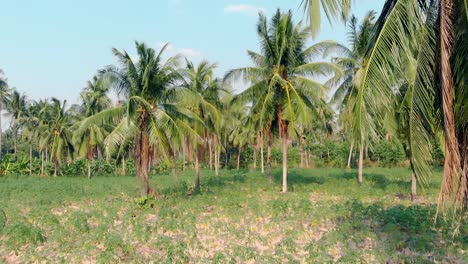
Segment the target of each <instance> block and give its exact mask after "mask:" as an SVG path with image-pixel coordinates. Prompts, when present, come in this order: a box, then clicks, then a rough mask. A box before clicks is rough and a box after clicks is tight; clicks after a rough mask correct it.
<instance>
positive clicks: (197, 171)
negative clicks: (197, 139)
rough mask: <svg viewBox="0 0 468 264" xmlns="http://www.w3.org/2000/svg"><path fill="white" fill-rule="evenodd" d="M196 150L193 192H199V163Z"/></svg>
mask: <svg viewBox="0 0 468 264" xmlns="http://www.w3.org/2000/svg"><path fill="white" fill-rule="evenodd" d="M198 154H199V153H198V150H197V151H196V153H195V191H197V192H199V191H200V161H199V157H198V156H199V155H198Z"/></svg>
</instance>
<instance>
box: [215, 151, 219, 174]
mask: <svg viewBox="0 0 468 264" xmlns="http://www.w3.org/2000/svg"><path fill="white" fill-rule="evenodd" d="M218 147H219V146H217V147H215V150H214V154H215V157H214V159H215V161H214V162H215V164H214V166H215V175H216V176H219V151H218Z"/></svg>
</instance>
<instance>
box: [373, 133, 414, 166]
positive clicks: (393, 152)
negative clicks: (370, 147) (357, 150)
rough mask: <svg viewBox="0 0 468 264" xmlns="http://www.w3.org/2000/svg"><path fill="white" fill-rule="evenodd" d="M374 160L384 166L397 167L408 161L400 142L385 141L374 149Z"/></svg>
mask: <svg viewBox="0 0 468 264" xmlns="http://www.w3.org/2000/svg"><path fill="white" fill-rule="evenodd" d="M373 154H374V155H373V158H374V159H376V160H378V161H379V163H380V164H381V165H383V166H386V167H389V166H395V165H397V164H400V163H403V162H404V161H405V160H406V155H405V151H404V149H403V145H402V144H401V143H400V141H398V140H390V141H387V140H383V141H381V142H380V143H379V144H377V146H376V147H375V149H374V153H373Z"/></svg>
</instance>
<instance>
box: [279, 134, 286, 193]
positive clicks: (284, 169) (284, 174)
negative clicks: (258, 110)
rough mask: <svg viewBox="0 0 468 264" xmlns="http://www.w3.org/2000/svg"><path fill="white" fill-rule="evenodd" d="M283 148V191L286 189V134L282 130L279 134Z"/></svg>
mask: <svg viewBox="0 0 468 264" xmlns="http://www.w3.org/2000/svg"><path fill="white" fill-rule="evenodd" d="M281 140H282V142H281V143H282V149H283V193H285V192H287V191H288V134H287V132H286V131H284V130H283V131H282V135H281Z"/></svg>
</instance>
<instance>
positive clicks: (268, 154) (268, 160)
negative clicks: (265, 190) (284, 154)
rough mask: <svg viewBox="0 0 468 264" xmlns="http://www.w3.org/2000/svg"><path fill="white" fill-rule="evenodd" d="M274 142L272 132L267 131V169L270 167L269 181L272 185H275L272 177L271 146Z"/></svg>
mask: <svg viewBox="0 0 468 264" xmlns="http://www.w3.org/2000/svg"><path fill="white" fill-rule="evenodd" d="M272 144H273V140H272V138H271V131H270V130H268V131H267V167H268V180H269V182H270V183H273V177H272V175H271V145H272Z"/></svg>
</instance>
